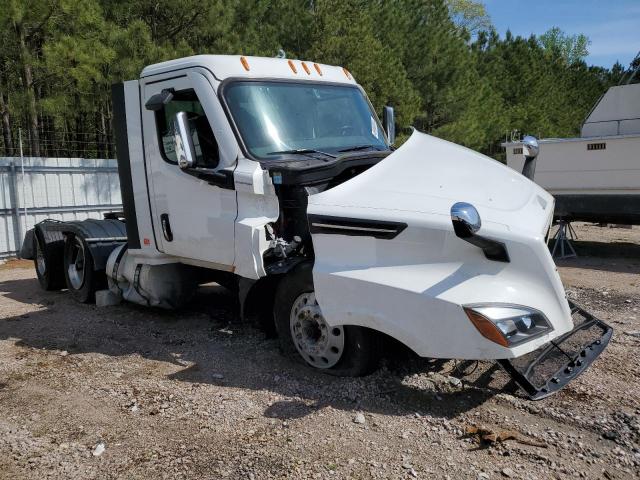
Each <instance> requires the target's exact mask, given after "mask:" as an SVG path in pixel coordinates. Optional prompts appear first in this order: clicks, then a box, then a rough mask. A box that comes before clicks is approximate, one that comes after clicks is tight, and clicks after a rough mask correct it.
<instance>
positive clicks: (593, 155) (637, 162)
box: [502, 83, 640, 225]
mask: <svg viewBox="0 0 640 480" xmlns="http://www.w3.org/2000/svg"><path fill="white" fill-rule="evenodd" d="M539 144H540V155H539V156H538V159H537V166H536V170H535V177H534V181H535V182H536V183H537V184H538V185H540V186H541V187H543V188H544V189H545V190H547V191H548V192H549V193H550V194H552V195H553V196H554V198H555V199H556V210H555V215H556V218H558V219H564V220H567V221H572V220H580V221H587V222H602V223H622V224H629V225H634V224H635V225H639V224H640V154H639V153H638V152H639V151H640V83H636V84H630V85H619V86H615V87H611V88H609V90H607V92H606V93H605V94H604V95H603V96H602V97H601V98H600V99H599V100H598V102H597V103H596V104H595V105H594V107H593V109H592V110H591V113H590V114H589V115H588V116H587V118H586V120H585V121H584V123H583V125H582V129H581V136H580V137H578V138H545V139H543V140H540V141H539ZM502 146H503V147H504V148H505V149H506V153H507V165H509V166H510V167H511V168H513V169H515V170H517V171H521V169H522V165H523V159H522V142H520V141H512V142H506V143H503V144H502Z"/></svg>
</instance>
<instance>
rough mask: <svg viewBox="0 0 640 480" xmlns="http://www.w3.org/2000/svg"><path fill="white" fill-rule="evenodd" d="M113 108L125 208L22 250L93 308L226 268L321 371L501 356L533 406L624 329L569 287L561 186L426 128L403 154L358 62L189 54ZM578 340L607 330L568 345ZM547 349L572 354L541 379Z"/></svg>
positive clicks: (176, 296)
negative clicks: (398, 347)
mask: <svg viewBox="0 0 640 480" xmlns="http://www.w3.org/2000/svg"><path fill="white" fill-rule="evenodd" d="M113 107H114V129H115V133H116V141H117V156H118V166H119V175H120V183H121V190H122V198H123V208H124V212H123V216H122V218H119V217H114V218H107V219H105V220H103V221H86V222H63V223H52V222H49V223H47V222H45V223H43V224H39V225H38V226H36V228H35V229H34V231H32V232H30V236H29V235H28V236H27V239H26V240H25V253H26V256H27V257H28V258H34V262H35V265H36V271H37V273H38V278H39V279H40V282H41V284H42V286H43V287H45V288H60V287H61V286H62V285H61V282H60V277H61V276H62V275H61V272H62V273H63V274H64V275H63V276H64V279H65V282H64V283H65V284H66V286H67V288H68V289H69V290H70V291H71V293H72V294H74V296H76V298H77V299H78V300H80V301H85V302H88V301H92V300H93V299H94V297H95V295H96V292H97V294H98V296H99V297H100V298H101V299H102V300H101V301H102V302H103V303H104V302H105V299H110V300H109V301H120V300H122V299H124V300H128V301H131V302H136V303H140V304H143V305H148V306H153V307H161V308H179V307H180V306H181V305H184V304H185V303H186V302H188V301H189V299H190V298H191V296H192V295H193V293H194V292H195V290H196V288H197V287H198V285H199V284H202V283H206V282H208V281H212V280H215V281H218V282H219V283H221V284H223V285H225V286H229V287H230V288H232V289H233V290H234V291H235V292H237V294H238V298H239V303H240V305H241V310H242V313H243V315H244V313H246V310H247V309H248V308H253V309H256V310H259V311H261V312H262V313H263V314H264V313H266V314H267V316H268V317H269V318H270V319H271V321H272V322H273V324H274V326H275V330H276V331H277V334H278V336H279V338H280V345H281V348H282V350H283V352H284V353H286V354H287V355H290V356H292V357H294V358H297V359H298V360H300V361H303V362H305V363H306V364H308V365H309V366H311V367H313V368H316V369H319V370H322V371H324V372H327V373H330V374H335V375H362V374H365V373H367V372H370V371H371V370H372V369H373V368H375V365H376V363H377V361H378V360H379V358H380V356H381V349H380V345H381V341H383V340H384V339H387V338H392V339H395V340H396V341H399V342H401V343H402V344H404V345H406V346H407V347H409V348H410V349H411V350H413V351H414V352H415V353H416V354H418V355H420V356H423V357H437V358H465V359H483V360H486V359H491V360H498V361H499V362H501V365H502V366H503V367H504V368H505V370H506V371H507V372H508V373H509V374H510V375H512V377H513V378H514V379H515V380H516V381H517V382H518V383H519V384H520V386H522V387H523V388H524V389H525V391H526V392H527V393H528V394H529V395H530V396H531V397H532V398H542V397H544V396H547V395H550V394H551V393H553V392H555V391H557V390H558V389H559V388H561V387H562V386H563V385H564V384H565V383H566V382H568V381H569V380H572V379H573V378H575V377H576V376H577V375H579V374H580V373H581V372H582V371H584V369H585V368H587V367H588V365H589V364H590V363H591V362H592V361H593V360H594V359H595V358H596V357H597V356H598V355H599V354H600V352H602V350H603V349H604V347H605V346H606V344H607V342H608V340H609V338H610V336H611V328H610V327H609V326H608V325H606V324H604V323H603V322H601V321H600V320H598V319H595V318H593V317H592V316H590V315H589V314H588V313H587V312H584V311H583V310H581V309H580V308H579V307H577V306H575V305H573V304H570V303H569V302H568V301H567V299H566V296H565V293H564V288H563V286H562V282H561V280H560V277H559V275H558V273H557V271H556V268H555V265H554V263H553V260H552V259H551V256H550V254H549V251H548V249H547V246H546V243H545V238H546V235H547V232H548V231H549V228H550V226H551V222H552V219H553V206H554V200H553V197H552V196H551V195H549V194H548V193H547V192H545V191H544V190H543V189H541V188H540V187H538V186H537V185H535V184H534V183H533V182H531V181H530V180H529V179H527V178H525V177H524V176H522V175H520V174H519V173H517V172H515V171H513V170H511V169H509V168H507V167H506V166H504V165H502V164H499V163H498V162H496V161H494V160H492V159H489V158H487V157H485V156H483V155H480V154H478V153H476V152H473V151H471V150H469V149H466V148H464V147H461V146H459V145H455V144H452V143H450V142H446V141H444V140H440V139H437V138H435V137H432V136H429V135H425V134H423V133H420V132H416V131H414V132H413V134H412V135H411V137H410V138H409V139H408V140H407V141H406V142H405V143H404V144H403V145H402V146H401V147H400V148H398V149H395V148H394V147H393V146H392V145H393V143H394V136H395V134H394V131H395V127H394V121H393V110H392V109H391V108H389V107H385V111H384V115H383V122H381V121H380V120H379V119H378V116H377V115H376V113H375V111H374V109H373V107H372V105H371V103H370V102H369V100H368V99H367V96H366V94H365V92H364V91H363V89H362V88H361V87H360V86H359V85H358V84H357V83H356V81H355V79H354V78H353V76H352V75H351V73H350V72H349V71H348V70H346V69H345V68H342V67H337V66H330V65H324V64H318V63H314V62H307V61H300V60H291V59H281V58H259V57H248V56H247V57H245V56H225V55H200V56H194V57H188V58H183V59H178V60H173V61H170V62H164V63H159V64H156V65H151V66H149V67H147V68H145V69H144V70H143V71H142V73H141V76H140V78H139V79H137V80H132V81H127V82H123V83H121V84H117V85H114V87H113ZM383 124H384V126H383ZM29 255H30V257H29ZM576 315H577V316H581V320H580V323H579V325H574V319H575V317H576ZM578 332H580V333H581V334H582V333H585V332H590V334H591V337H593V338H592V339H591V340H589V341H586V340H585V341H584V342H579V344H576V345H574V346H573V348H574V350H575V352H573V353H570V352H568V351H565V350H562V347H561V345H562V344H564V343H567V342H568V343H567V345H568V344H569V343H570V342H569V339H571V338H574V336H575V334H576V333H578ZM552 340H553V341H552ZM585 342H586V343H585ZM559 351H562V355H559V354H558V352H559ZM527 356H533V358H532V360H531V361H530V362H528V367H527V368H525V369H524V372H523V371H522V369H521V370H518V369H517V368H516V367H514V365H513V363H511V360H512V359H520V358H524V357H527ZM567 357H569V358H570V361H569V362H567V361H566V358H567ZM546 360H551V361H552V363H553V362H556V363H558V360H560V363H559V364H558V365H556V366H554V367H551V369H550V370H549V369H547V373H548V372H551V373H552V376H549V375H543V376H542V377H540V375H538V374H539V372H540V370H539V368H538V367H539V365H541V364H542V363H544V361H546ZM536 375H537V376H538V377H540V378H539V379H538V380H539V381H537V383H534V380H533V377H534V376H536Z"/></svg>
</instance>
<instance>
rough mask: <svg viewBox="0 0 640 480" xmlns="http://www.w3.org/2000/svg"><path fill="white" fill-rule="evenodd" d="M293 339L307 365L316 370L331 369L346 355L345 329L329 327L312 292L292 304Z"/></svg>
mask: <svg viewBox="0 0 640 480" xmlns="http://www.w3.org/2000/svg"><path fill="white" fill-rule="evenodd" d="M289 326H290V329H291V338H292V339H293V343H294V345H295V346H296V349H297V350H298V353H299V354H300V355H301V356H302V358H304V360H305V362H307V363H308V364H309V365H311V366H312V367H315V368H331V367H333V366H334V365H335V364H337V363H338V362H339V361H340V358H341V357H342V353H343V352H344V328H343V327H342V326H337V327H330V326H329V325H328V324H327V322H326V320H325V318H324V316H323V315H322V312H321V311H320V306H319V305H318V302H317V301H316V296H315V294H314V293H313V292H308V293H303V294H302V295H299V296H298V298H296V300H295V301H294V302H293V305H292V307H291V314H290V316H289Z"/></svg>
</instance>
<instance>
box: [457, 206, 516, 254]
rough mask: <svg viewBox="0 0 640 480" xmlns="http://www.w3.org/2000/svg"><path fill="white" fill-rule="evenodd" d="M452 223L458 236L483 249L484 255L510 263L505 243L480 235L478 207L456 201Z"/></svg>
mask: <svg viewBox="0 0 640 480" xmlns="http://www.w3.org/2000/svg"><path fill="white" fill-rule="evenodd" d="M451 223H453V231H454V232H455V233H456V236H457V237H458V238H461V239H462V240H464V241H465V242H469V243H470V244H471V245H475V246H476V247H478V248H479V249H481V250H482V252H483V253H484V256H485V257H487V258H488V259H489V260H493V261H495V262H504V263H509V262H510V259H509V252H507V247H506V246H505V244H504V243H502V242H499V241H497V240H492V239H490V238H487V237H483V236H482V235H478V230H480V227H481V226H482V222H481V221H480V214H479V213H478V210H476V207H474V206H473V205H471V204H470V203H466V202H458V203H454V204H453V206H452V207H451Z"/></svg>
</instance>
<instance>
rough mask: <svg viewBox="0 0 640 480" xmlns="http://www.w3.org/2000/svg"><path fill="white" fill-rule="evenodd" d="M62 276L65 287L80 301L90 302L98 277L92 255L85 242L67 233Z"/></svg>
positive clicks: (93, 297) (92, 298)
mask: <svg viewBox="0 0 640 480" xmlns="http://www.w3.org/2000/svg"><path fill="white" fill-rule="evenodd" d="M64 277H65V280H66V282H67V288H68V289H69V292H71V294H72V295H73V297H74V298H75V299H76V300H77V301H78V302H80V303H91V302H92V301H93V300H94V299H95V293H96V290H97V287H98V283H100V282H99V280H100V278H99V274H98V272H96V271H95V270H94V267H93V256H92V255H91V250H90V249H89V247H88V245H87V244H86V242H85V241H84V240H83V239H82V238H81V237H78V236H76V235H71V234H70V235H67V238H66V240H65V242H64Z"/></svg>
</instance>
